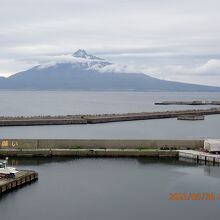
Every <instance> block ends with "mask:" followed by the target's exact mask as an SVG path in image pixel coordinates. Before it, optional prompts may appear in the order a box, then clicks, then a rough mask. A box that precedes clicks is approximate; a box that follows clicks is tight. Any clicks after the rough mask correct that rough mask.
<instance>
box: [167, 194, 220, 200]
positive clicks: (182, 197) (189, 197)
mask: <svg viewBox="0 0 220 220" xmlns="http://www.w3.org/2000/svg"><path fill="white" fill-rule="evenodd" d="M168 198H169V200H171V201H215V200H220V193H219V194H215V193H213V192H187V193H186V192H173V193H170V194H169V196H168Z"/></svg>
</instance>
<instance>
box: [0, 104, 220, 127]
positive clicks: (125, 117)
mask: <svg viewBox="0 0 220 220" xmlns="http://www.w3.org/2000/svg"><path fill="white" fill-rule="evenodd" d="M214 114H220V108H209V109H193V110H191V109H190V110H176V111H163V112H139V113H124V114H101V115H66V116H65V115H64V116H41V117H40V116H33V117H0V126H34V125H66V124H97V123H108V122H121V121H134V120H148V119H163V118H176V117H178V116H181V115H214Z"/></svg>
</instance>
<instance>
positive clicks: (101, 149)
mask: <svg viewBox="0 0 220 220" xmlns="http://www.w3.org/2000/svg"><path fill="white" fill-rule="evenodd" d="M203 144H204V141H203V140H107V139H97V140H96V139H91V140H88V139H86V140H85V139H82V140H80V139H0V156H177V154H178V153H177V150H186V149H192V150H199V149H202V148H203Z"/></svg>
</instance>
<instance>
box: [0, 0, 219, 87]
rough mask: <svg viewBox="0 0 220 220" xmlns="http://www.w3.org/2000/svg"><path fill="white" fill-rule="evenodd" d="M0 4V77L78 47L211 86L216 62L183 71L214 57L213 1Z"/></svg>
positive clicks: (25, 0)
mask: <svg viewBox="0 0 220 220" xmlns="http://www.w3.org/2000/svg"><path fill="white" fill-rule="evenodd" d="M0 4H1V5H0V6H1V7H0V48H1V50H0V75H9V74H12V73H15V72H17V71H21V70H24V69H26V68H29V67H31V66H33V65H37V64H39V63H41V62H42V60H43V59H44V57H45V56H54V55H61V54H67V53H71V52H73V51H74V50H77V49H79V48H85V49H86V50H88V51H89V52H91V53H94V54H97V55H100V56H103V57H104V58H106V59H109V60H110V61H114V62H116V63H119V64H121V65H125V64H128V65H131V66H133V67H132V68H136V69H140V68H141V69H143V68H142V67H143V66H144V68H145V67H146V69H148V70H151V71H150V72H151V74H152V75H154V76H159V77H162V78H166V79H172V80H183V81H191V80H193V82H198V83H199V82H201V80H202V79H203V78H204V80H203V81H204V82H205V83H206V84H217V81H216V79H217V78H218V69H219V66H218V65H217V66H215V68H214V70H213V69H210V70H209V71H208V72H206V74H204V72H203V69H197V71H201V74H198V73H197V72H196V71H191V72H192V73H191V74H188V73H189V71H190V70H195V69H196V68H198V66H203V65H205V64H207V65H209V64H210V62H213V60H215V59H216V60H218V59H219V58H220V57H219V56H220V55H219V49H220V48H219V47H220V24H219V22H218V20H219V19H220V14H219V8H220V1H219V0H209V1H206V0H185V1H181V0H166V1H162V0H154V1H153V0H136V1H133V0H111V1H110V0H105V1H103V0H81V1H79V0H19V1H17V0H0ZM212 65H213V64H212ZM168 67H169V68H168ZM171 67H172V68H171ZM180 67H181V68H180ZM204 68H205V67H204ZM180 69H181V71H180ZM162 71H163V73H162ZM180 72H181V73H180ZM159 73H160V74H159Z"/></svg>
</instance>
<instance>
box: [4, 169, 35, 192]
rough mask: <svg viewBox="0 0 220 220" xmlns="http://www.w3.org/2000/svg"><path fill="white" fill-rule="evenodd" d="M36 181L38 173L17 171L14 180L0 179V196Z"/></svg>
mask: <svg viewBox="0 0 220 220" xmlns="http://www.w3.org/2000/svg"><path fill="white" fill-rule="evenodd" d="M37 179H38V173H37V172H35V171H19V172H18V173H16V177H15V178H10V179H5V178H1V179H0V196H1V195H2V194H3V193H6V192H9V191H11V190H14V189H17V188H19V187H22V186H24V185H25V184H29V183H31V182H34V181H36V180H37Z"/></svg>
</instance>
